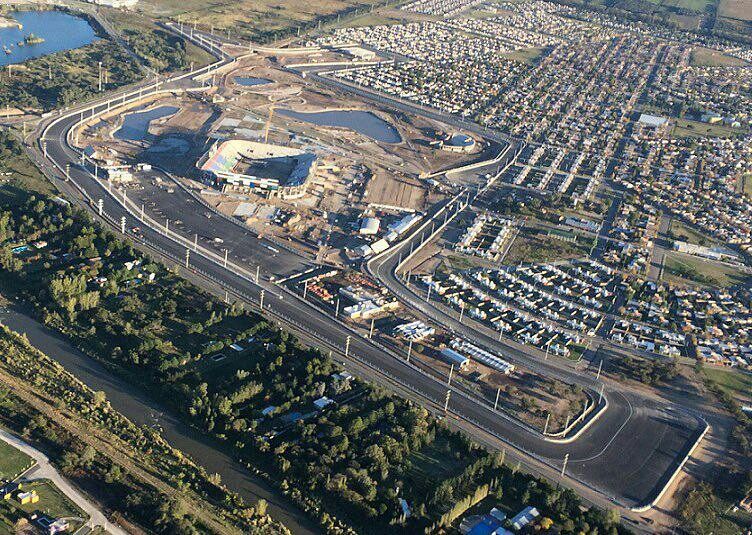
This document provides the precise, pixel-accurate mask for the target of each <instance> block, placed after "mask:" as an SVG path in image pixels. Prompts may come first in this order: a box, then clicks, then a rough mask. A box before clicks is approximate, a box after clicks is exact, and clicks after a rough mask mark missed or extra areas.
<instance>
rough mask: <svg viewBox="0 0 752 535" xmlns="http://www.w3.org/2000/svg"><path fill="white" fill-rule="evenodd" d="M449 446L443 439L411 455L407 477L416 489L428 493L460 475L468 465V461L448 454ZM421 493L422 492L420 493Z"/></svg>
mask: <svg viewBox="0 0 752 535" xmlns="http://www.w3.org/2000/svg"><path fill="white" fill-rule="evenodd" d="M448 446H449V444H448V443H447V442H446V441H445V440H442V439H437V440H436V441H435V442H433V443H432V444H430V445H429V446H426V447H425V448H423V449H421V450H420V451H416V452H413V453H411V454H410V455H409V457H408V460H409V461H410V468H409V469H408V470H407V472H406V474H405V477H406V478H407V479H410V480H411V481H412V483H413V484H414V485H415V486H416V489H422V491H423V492H428V491H429V490H430V489H431V488H432V487H433V486H434V485H436V484H437V482H440V481H443V480H444V479H448V478H450V477H452V476H455V475H457V474H459V473H460V472H461V471H462V470H463V469H464V468H465V466H466V465H467V460H465V459H456V458H454V457H452V456H451V455H449V454H448V452H447V451H443V450H444V449H447V447H448ZM418 493H420V490H419V491H418Z"/></svg>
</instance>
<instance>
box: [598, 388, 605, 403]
mask: <svg viewBox="0 0 752 535" xmlns="http://www.w3.org/2000/svg"><path fill="white" fill-rule="evenodd" d="M604 386H605V384H604V383H601V391H600V395H599V397H598V405H600V404H601V402H602V401H603V387H604Z"/></svg>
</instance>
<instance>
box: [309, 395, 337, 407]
mask: <svg viewBox="0 0 752 535" xmlns="http://www.w3.org/2000/svg"><path fill="white" fill-rule="evenodd" d="M332 403H334V400H333V399H330V398H328V397H326V396H322V397H320V398H319V399H317V400H314V402H313V404H314V405H316V408H317V409H319V410H321V409H323V408H324V407H326V406H327V405H331V404H332Z"/></svg>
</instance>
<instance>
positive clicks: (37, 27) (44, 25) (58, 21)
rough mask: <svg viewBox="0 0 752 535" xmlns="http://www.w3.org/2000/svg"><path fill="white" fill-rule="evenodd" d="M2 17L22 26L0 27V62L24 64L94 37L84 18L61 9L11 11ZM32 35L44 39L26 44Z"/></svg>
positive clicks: (1, 63) (82, 44)
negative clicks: (25, 41) (26, 39)
mask: <svg viewBox="0 0 752 535" xmlns="http://www.w3.org/2000/svg"><path fill="white" fill-rule="evenodd" d="M3 17H6V18H10V19H13V20H16V21H18V22H19V23H21V25H22V26H23V28H18V27H17V26H12V27H7V28H0V65H10V64H15V63H24V62H25V61H28V60H30V59H34V58H39V57H42V56H46V55H48V54H53V53H55V52H60V51H61V50H73V49H74V48H80V47H82V46H85V45H88V44H90V43H93V42H94V41H96V40H97V35H96V32H95V31H94V28H92V26H91V24H89V22H88V21H87V20H86V19H83V18H81V17H76V16H74V15H69V14H68V13H63V12H62V11H13V12H11V13H10V15H9V16H6V15H4V16H3ZM31 34H34V35H35V36H37V37H41V38H42V39H44V42H42V43H37V44H25V43H24V39H25V38H27V37H29V36H30V35H31ZM19 43H21V44H20V45H19Z"/></svg>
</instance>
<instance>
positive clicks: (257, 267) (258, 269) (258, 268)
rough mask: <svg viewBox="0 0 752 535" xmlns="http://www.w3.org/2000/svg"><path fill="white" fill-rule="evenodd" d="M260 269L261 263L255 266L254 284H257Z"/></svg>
mask: <svg viewBox="0 0 752 535" xmlns="http://www.w3.org/2000/svg"><path fill="white" fill-rule="evenodd" d="M260 271H261V264H259V265H258V266H256V284H258V281H259V272H260Z"/></svg>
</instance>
